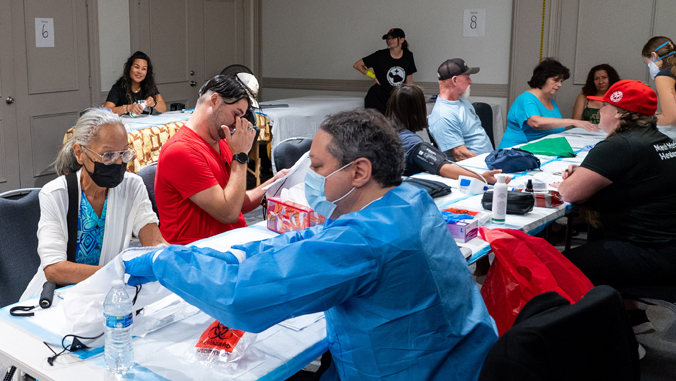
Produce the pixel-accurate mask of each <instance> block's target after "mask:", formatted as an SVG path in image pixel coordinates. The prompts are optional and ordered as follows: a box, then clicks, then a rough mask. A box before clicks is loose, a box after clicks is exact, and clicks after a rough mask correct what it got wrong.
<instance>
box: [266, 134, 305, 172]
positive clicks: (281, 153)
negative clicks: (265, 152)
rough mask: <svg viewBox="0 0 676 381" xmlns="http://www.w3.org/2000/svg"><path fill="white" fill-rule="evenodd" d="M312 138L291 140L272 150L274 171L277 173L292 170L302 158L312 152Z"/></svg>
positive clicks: (284, 141)
mask: <svg viewBox="0 0 676 381" xmlns="http://www.w3.org/2000/svg"><path fill="white" fill-rule="evenodd" d="M311 145H312V138H289V139H286V140H283V141H282V142H281V143H279V144H278V145H277V146H276V147H275V149H273V150H272V171H273V172H274V173H277V171H280V170H282V169H285V168H291V167H293V165H294V164H296V162H297V161H298V159H300V157H301V156H303V154H304V153H305V152H307V151H309V150H310V146H311Z"/></svg>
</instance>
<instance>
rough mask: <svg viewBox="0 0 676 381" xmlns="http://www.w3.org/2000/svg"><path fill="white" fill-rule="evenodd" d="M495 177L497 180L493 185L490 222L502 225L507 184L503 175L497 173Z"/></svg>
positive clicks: (504, 215)
mask: <svg viewBox="0 0 676 381" xmlns="http://www.w3.org/2000/svg"><path fill="white" fill-rule="evenodd" d="M495 178H496V179H498V182H497V183H495V185H494V186H493V216H492V217H491V222H492V223H494V224H496V225H503V224H504V223H505V218H506V215H507V184H506V183H505V175H503V174H497V175H495Z"/></svg>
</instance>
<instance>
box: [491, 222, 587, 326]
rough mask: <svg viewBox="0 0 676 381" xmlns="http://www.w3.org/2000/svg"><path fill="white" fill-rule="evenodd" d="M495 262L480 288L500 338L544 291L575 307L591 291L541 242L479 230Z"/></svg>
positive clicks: (502, 231)
mask: <svg viewBox="0 0 676 381" xmlns="http://www.w3.org/2000/svg"><path fill="white" fill-rule="evenodd" d="M479 237H480V238H481V239H483V240H484V241H486V242H488V243H489V244H490V245H491V249H492V250H493V253H495V261H494V262H493V264H492V265H491V268H490V270H488V274H487V275H486V280H485V281H484V284H483V286H482V287H481V296H482V297H483V299H484V302H485V303H486V307H487V309H488V313H489V314H490V315H491V316H492V317H493V319H494V320H495V324H496V325H497V326H498V334H499V335H500V336H502V334H504V333H505V332H506V331H507V330H508V329H509V328H511V327H512V324H514V319H516V315H518V314H519V312H520V311H521V309H522V308H523V306H524V305H525V304H526V303H527V302H528V301H529V300H531V299H532V298H533V297H534V296H536V295H539V294H542V293H543V292H547V291H556V292H557V293H559V295H561V296H563V297H564V298H566V299H568V300H569V301H570V302H571V303H575V302H577V301H579V300H580V299H582V297H583V296H584V295H585V294H586V293H587V292H588V291H589V290H591V289H592V287H594V286H593V285H592V283H591V282H590V281H589V279H587V277H586V276H585V275H584V274H583V273H582V271H580V270H579V269H578V268H577V267H575V265H573V263H572V262H570V261H569V260H568V258H566V257H564V256H563V254H561V252H559V251H558V250H556V249H555V248H554V246H552V245H551V244H550V243H549V242H547V241H545V240H544V239H542V238H537V237H533V236H530V235H528V234H526V233H524V232H522V231H520V230H515V229H487V228H484V227H482V228H480V229H479Z"/></svg>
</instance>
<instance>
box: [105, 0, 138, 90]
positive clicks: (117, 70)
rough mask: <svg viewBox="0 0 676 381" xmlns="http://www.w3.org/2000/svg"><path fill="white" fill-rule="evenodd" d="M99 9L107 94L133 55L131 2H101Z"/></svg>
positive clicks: (123, 0)
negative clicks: (130, 39)
mask: <svg viewBox="0 0 676 381" xmlns="http://www.w3.org/2000/svg"><path fill="white" fill-rule="evenodd" d="M98 8H99V55H100V57H101V91H106V92H107V91H108V90H110V88H111V86H113V84H114V83H115V81H117V79H118V78H119V77H120V76H121V75H122V68H123V66H124V63H125V61H126V60H127V58H128V57H129V56H130V55H131V52H130V41H129V0H101V1H99V2H98Z"/></svg>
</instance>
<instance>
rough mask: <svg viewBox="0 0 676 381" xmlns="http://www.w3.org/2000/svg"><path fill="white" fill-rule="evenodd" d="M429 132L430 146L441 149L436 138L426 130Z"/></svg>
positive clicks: (427, 129) (428, 131)
mask: <svg viewBox="0 0 676 381" xmlns="http://www.w3.org/2000/svg"><path fill="white" fill-rule="evenodd" d="M425 130H426V131H427V136H429V138H430V144H432V145H433V146H434V148H439V145H438V144H437V141H436V140H435V139H434V136H432V132H430V129H429V128H426V129H425Z"/></svg>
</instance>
